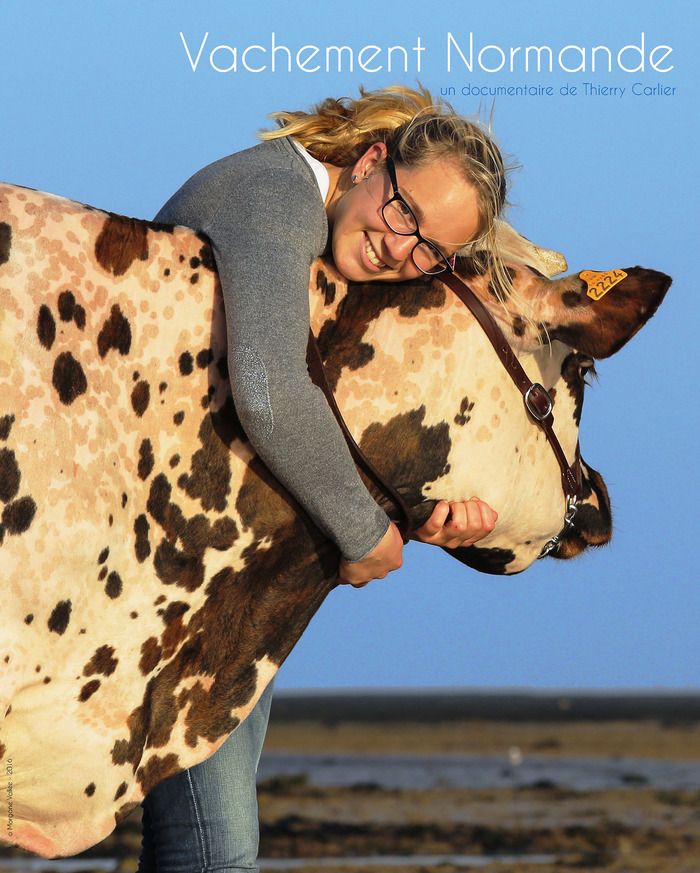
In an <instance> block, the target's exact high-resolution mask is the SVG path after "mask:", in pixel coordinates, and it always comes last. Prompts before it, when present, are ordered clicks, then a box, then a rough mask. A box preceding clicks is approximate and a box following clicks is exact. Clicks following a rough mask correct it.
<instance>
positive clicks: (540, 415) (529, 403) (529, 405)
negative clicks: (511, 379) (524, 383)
mask: <svg viewBox="0 0 700 873" xmlns="http://www.w3.org/2000/svg"><path fill="white" fill-rule="evenodd" d="M533 391H538V392H542V394H544V396H545V397H546V398H547V411H546V412H540V411H539V410H538V409H537V408H536V407H535V406H534V405H533V404H534V400H533V399H532V398H531V396H530V395H531V394H532V392H533ZM523 399H524V401H525V408H526V409H527V411H528V412H529V413H530V415H531V416H532V417H533V418H535V419H537V421H544V420H545V418H547V416H548V415H549V414H550V412H551V411H552V406H553V404H552V398H551V397H550V396H549V392H548V391H547V389H546V388H545V387H544V385H541V384H540V383H539V382H533V383H532V385H530V387H529V388H528V389H527V391H526V392H525V395H524V398H523Z"/></svg>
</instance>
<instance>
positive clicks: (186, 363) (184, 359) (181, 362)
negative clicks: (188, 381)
mask: <svg viewBox="0 0 700 873" xmlns="http://www.w3.org/2000/svg"><path fill="white" fill-rule="evenodd" d="M178 367H179V368H180V374H181V375H182V376H189V375H191V374H192V372H193V371H194V358H193V357H192V355H191V354H190V353H189V352H183V353H182V354H181V355H180V357H179V359H178Z"/></svg>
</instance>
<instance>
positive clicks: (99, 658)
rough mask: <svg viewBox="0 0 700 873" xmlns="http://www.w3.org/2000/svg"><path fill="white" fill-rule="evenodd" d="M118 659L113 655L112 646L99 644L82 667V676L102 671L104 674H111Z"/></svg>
mask: <svg viewBox="0 0 700 873" xmlns="http://www.w3.org/2000/svg"><path fill="white" fill-rule="evenodd" d="M118 663H119V659H118V658H115V657H114V648H113V647H112V646H100V647H99V649H95V653H94V655H93V656H92V658H90V660H89V661H88V662H87V664H86V665H85V666H84V667H83V676H92V675H93V674H95V673H102V674H103V675H104V676H111V675H112V673H114V671H115V670H116V669H117V664H118Z"/></svg>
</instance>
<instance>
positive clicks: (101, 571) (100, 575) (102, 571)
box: [97, 567, 109, 582]
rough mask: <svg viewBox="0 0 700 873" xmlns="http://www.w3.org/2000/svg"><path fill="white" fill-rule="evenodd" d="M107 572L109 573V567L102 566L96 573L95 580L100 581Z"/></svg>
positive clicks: (105, 576) (104, 577)
mask: <svg viewBox="0 0 700 873" xmlns="http://www.w3.org/2000/svg"><path fill="white" fill-rule="evenodd" d="M107 573H109V567H103V568H102V569H101V570H100V572H99V573H98V574H97V581H98V582H102V581H103V580H104V579H106V578H107Z"/></svg>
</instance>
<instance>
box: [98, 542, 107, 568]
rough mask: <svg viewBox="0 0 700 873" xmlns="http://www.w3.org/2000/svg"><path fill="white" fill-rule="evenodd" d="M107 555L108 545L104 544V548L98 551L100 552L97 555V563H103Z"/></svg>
mask: <svg viewBox="0 0 700 873" xmlns="http://www.w3.org/2000/svg"><path fill="white" fill-rule="evenodd" d="M108 557H109V546H105V548H104V549H102V551H101V552H100V554H99V555H98V557H97V563H98V564H104V562H105V561H106V560H107V558H108Z"/></svg>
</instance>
